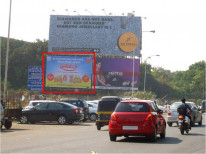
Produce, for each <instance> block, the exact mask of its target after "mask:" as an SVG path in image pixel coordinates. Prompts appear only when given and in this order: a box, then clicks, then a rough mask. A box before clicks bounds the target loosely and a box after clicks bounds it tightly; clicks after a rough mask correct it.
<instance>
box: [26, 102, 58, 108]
mask: <svg viewBox="0 0 206 154" xmlns="http://www.w3.org/2000/svg"><path fill="white" fill-rule="evenodd" d="M45 102H55V101H50V100H34V101H29V104H28V105H27V106H26V107H25V108H24V109H31V108H33V107H34V106H36V105H38V104H41V103H45Z"/></svg>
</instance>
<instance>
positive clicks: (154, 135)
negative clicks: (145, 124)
mask: <svg viewBox="0 0 206 154" xmlns="http://www.w3.org/2000/svg"><path fill="white" fill-rule="evenodd" d="M150 140H151V141H152V142H155V141H156V140H157V128H156V127H155V130H154V132H153V133H152V135H151V136H150Z"/></svg>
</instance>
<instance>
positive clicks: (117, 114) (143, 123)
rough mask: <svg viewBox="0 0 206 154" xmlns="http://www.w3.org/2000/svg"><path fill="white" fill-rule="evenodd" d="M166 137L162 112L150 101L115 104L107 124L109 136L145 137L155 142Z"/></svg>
mask: <svg viewBox="0 0 206 154" xmlns="http://www.w3.org/2000/svg"><path fill="white" fill-rule="evenodd" d="M157 134H160V137H161V138H165V135H166V121H165V119H164V117H163V116H162V111H161V110H159V109H158V107H157V105H156V104H155V103H154V102H153V101H150V100H125V101H121V102H119V103H118V104H117V106H116V108H115V110H114V112H113V113H112V115H111V119H110V122H109V136H110V140H111V141H116V138H117V137H118V136H125V137H129V136H146V137H147V138H150V139H151V140H152V141H156V138H157Z"/></svg>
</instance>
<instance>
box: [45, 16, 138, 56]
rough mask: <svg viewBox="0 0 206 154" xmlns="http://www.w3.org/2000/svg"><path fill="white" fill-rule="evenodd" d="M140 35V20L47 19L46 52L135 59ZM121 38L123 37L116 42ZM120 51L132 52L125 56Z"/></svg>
mask: <svg viewBox="0 0 206 154" xmlns="http://www.w3.org/2000/svg"><path fill="white" fill-rule="evenodd" d="M141 33H142V25H141V17H134V16H131V17H126V16H66V15H51V16H50V30H49V44H48V51H49V52H62V51H63V52H69V51H75V49H76V50H78V51H81V49H83V51H85V50H87V49H88V51H89V52H91V51H92V52H95V53H96V55H118V56H119V55H122V56H133V55H135V56H139V55H140V46H141V45H140V44H141ZM124 34H131V35H124ZM121 36H126V37H123V38H124V39H121V40H120V42H119V39H120V37H121ZM134 36H135V37H134ZM124 47H135V48H133V50H134V51H133V50H132V51H130V52H127V50H124Z"/></svg>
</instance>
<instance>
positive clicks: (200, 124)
mask: <svg viewBox="0 0 206 154" xmlns="http://www.w3.org/2000/svg"><path fill="white" fill-rule="evenodd" d="M198 125H199V126H202V117H201V120H200V121H199V122H198Z"/></svg>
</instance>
